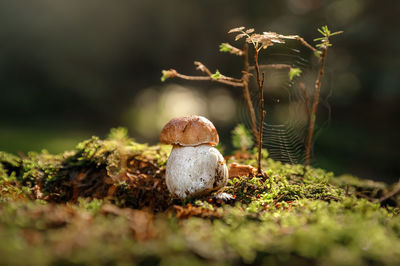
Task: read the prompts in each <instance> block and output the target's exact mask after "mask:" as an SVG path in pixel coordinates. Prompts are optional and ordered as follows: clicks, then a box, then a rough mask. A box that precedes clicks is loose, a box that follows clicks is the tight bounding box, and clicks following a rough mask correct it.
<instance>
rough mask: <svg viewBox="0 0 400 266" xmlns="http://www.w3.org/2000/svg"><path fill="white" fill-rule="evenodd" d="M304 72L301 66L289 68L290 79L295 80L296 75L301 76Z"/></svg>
mask: <svg viewBox="0 0 400 266" xmlns="http://www.w3.org/2000/svg"><path fill="white" fill-rule="evenodd" d="M302 72H303V71H302V70H301V69H300V68H295V67H291V68H290V70H289V79H290V80H293V79H294V78H295V77H300V75H301V73H302Z"/></svg>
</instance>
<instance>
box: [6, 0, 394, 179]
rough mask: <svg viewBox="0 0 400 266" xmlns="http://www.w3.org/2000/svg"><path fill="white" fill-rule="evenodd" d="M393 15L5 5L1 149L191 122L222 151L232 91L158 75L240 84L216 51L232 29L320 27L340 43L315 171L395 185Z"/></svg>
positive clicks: (368, 9) (350, 5)
mask: <svg viewBox="0 0 400 266" xmlns="http://www.w3.org/2000/svg"><path fill="white" fill-rule="evenodd" d="M399 11H400V2H399V1H372V0H339V1H328V0H325V1H323V0H280V1H232V0H202V1H183V0H181V1H178V0H169V1H163V0H154V1H128V0H121V1H106V0H96V1H94V0H87V1H77V0H68V1H66V0H64V1H62V0H59V1H54V0H36V1H28V0H20V1H15V0H13V1H6V0H3V1H1V2H0V91H1V93H0V150H5V151H8V152H14V153H17V152H27V151H29V150H37V151H39V150H41V149H42V148H46V149H48V150H49V151H51V152H60V151H62V150H64V149H70V148H73V147H74V145H75V144H76V143H77V142H78V141H80V140H82V139H84V138H87V137H89V136H91V135H93V134H94V135H99V136H102V137H104V136H105V135H106V134H107V132H108V131H109V129H110V128H111V127H116V126H125V127H128V128H129V130H130V135H131V136H133V137H134V138H135V139H136V140H138V141H147V142H150V143H155V142H157V138H158V132H159V130H160V128H161V127H162V125H163V124H164V123H165V122H167V121H168V119H169V118H171V117H172V116H176V115H181V114H182V113H183V114H185V113H198V114H203V115H207V117H210V119H211V120H213V121H214V122H215V124H216V126H217V128H218V129H219V131H220V135H221V139H222V142H223V144H224V145H225V146H226V147H227V151H229V149H230V145H231V144H230V131H231V130H232V128H233V127H234V126H235V124H236V123H238V122H240V118H238V115H236V113H237V110H236V109H235V106H236V105H237V104H236V103H237V99H240V98H241V93H240V90H234V89H231V88H228V87H224V86H216V85H215V84H210V83H193V82H183V81H178V80H172V81H168V82H166V83H161V82H160V76H161V74H160V70H161V69H168V68H170V67H174V68H176V69H178V70H180V71H181V72H184V73H189V74H194V73H195V70H194V67H193V61H194V60H201V61H202V62H203V63H205V64H207V66H209V67H210V69H212V70H213V71H214V70H215V69H217V68H218V69H219V70H221V71H222V72H223V73H229V74H233V75H236V76H240V66H241V62H240V60H237V59H236V58H232V56H228V55H225V54H220V53H219V52H218V45H219V44H220V43H221V42H227V41H229V42H233V40H232V36H229V35H228V34H227V31H228V30H229V29H230V28H232V27H236V26H241V25H243V26H247V27H255V28H256V30H257V31H260V32H262V31H277V32H279V33H282V34H299V35H301V36H303V37H304V38H305V39H306V40H308V41H309V42H312V40H313V39H314V38H316V37H319V36H318V33H317V32H316V28H317V27H320V26H322V25H325V24H326V25H328V26H329V27H330V28H331V29H332V30H344V31H345V33H344V34H343V35H341V36H338V37H336V38H334V39H333V40H332V41H333V43H334V47H333V48H332V49H330V51H329V54H328V61H327V77H328V78H327V79H326V82H325V83H324V85H323V88H324V86H325V88H327V89H328V90H329V92H331V95H330V97H329V98H328V99H327V102H329V105H330V108H331V111H332V113H331V116H330V120H329V125H328V126H327V127H325V128H324V130H323V131H321V133H320V135H319V138H318V139H317V143H316V146H315V158H316V160H315V164H316V165H317V166H321V167H324V168H327V169H329V170H333V171H335V172H336V173H337V174H341V173H352V174H355V175H359V176H361V177H365V178H372V179H376V180H384V181H387V182H393V181H395V180H397V179H398V178H399V177H400V164H399V163H398V161H399V159H400V156H399V155H400V152H399V148H400V147H399V143H400V141H399V136H400V134H399V119H398V117H399V115H400V112H399V110H400V108H399V107H398V102H399V100H400V90H399V87H400V79H399V69H400V58H399V50H400V48H399V47H400V36H399V33H400V30H399V26H400V25H399V24H400V23H399V21H400V19H399V13H400V12H399ZM178 84H179V85H178ZM326 95H329V93H327V94H326ZM191 101H192V102H193V103H191ZM185 102H186V103H185ZM188 102H189V104H187V103H188ZM178 103H179V104H181V105H179V104H178ZM182 104H183V105H182Z"/></svg>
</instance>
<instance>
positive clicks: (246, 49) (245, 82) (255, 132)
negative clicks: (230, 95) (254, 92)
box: [242, 43, 259, 146]
mask: <svg viewBox="0 0 400 266" xmlns="http://www.w3.org/2000/svg"><path fill="white" fill-rule="evenodd" d="M242 55H243V62H244V66H243V76H242V82H243V96H244V99H245V101H246V104H247V108H248V109H249V112H250V120H251V131H252V132H253V135H254V139H255V140H256V142H257V146H259V143H258V141H259V138H258V130H257V123H256V114H255V112H254V106H253V103H252V101H251V97H250V92H249V76H250V73H249V46H248V45H247V43H246V44H245V45H244V47H243V54H242Z"/></svg>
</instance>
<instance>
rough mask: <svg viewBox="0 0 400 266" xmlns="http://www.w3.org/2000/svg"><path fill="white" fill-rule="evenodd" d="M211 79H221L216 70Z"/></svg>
mask: <svg viewBox="0 0 400 266" xmlns="http://www.w3.org/2000/svg"><path fill="white" fill-rule="evenodd" d="M211 78H213V79H215V80H217V79H219V78H221V73H220V72H219V71H218V70H217V71H215V73H214V74H212V75H211Z"/></svg>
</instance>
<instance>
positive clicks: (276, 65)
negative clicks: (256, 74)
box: [249, 64, 292, 70]
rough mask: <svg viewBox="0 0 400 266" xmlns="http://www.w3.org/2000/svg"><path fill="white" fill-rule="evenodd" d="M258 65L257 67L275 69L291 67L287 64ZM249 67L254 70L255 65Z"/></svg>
mask: <svg viewBox="0 0 400 266" xmlns="http://www.w3.org/2000/svg"><path fill="white" fill-rule="evenodd" d="M258 67H259V69H276V70H281V69H287V70H290V69H292V67H291V66H290V65H288V64H268V65H258ZM249 69H250V70H254V69H255V66H250V67H249Z"/></svg>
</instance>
